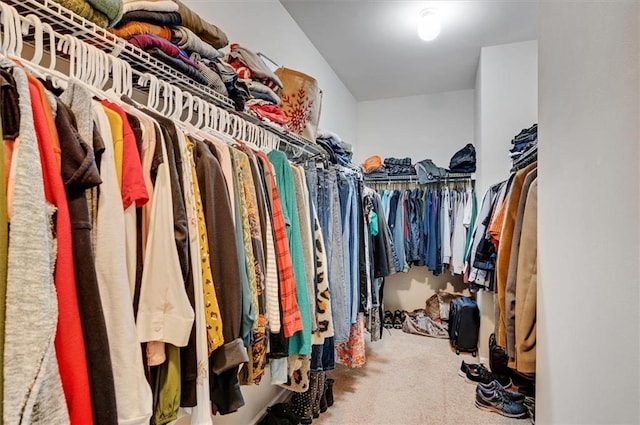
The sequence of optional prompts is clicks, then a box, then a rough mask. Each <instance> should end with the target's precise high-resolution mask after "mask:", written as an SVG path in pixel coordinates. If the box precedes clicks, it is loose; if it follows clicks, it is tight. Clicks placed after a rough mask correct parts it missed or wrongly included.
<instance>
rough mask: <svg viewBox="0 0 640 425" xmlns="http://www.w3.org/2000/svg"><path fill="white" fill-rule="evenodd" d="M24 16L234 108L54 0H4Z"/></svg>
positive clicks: (212, 92)
mask: <svg viewBox="0 0 640 425" xmlns="http://www.w3.org/2000/svg"><path fill="white" fill-rule="evenodd" d="M2 2H3V3H6V4H8V5H11V6H13V7H15V8H16V10H18V12H19V13H20V14H21V15H23V16H24V15H27V14H34V15H36V16H37V17H38V18H40V20H41V21H42V22H43V23H47V24H49V25H51V27H52V28H53V30H54V31H55V32H57V33H58V34H69V35H72V36H74V37H76V38H78V39H79V40H82V41H84V42H86V43H88V44H92V45H94V46H96V47H98V48H99V49H101V50H103V51H105V52H108V53H110V54H112V55H114V56H117V57H119V58H120V59H123V60H124V61H126V62H127V63H129V64H130V65H131V67H132V68H133V69H135V70H136V71H139V72H141V73H144V72H148V73H151V74H153V75H155V76H156V77H158V78H159V79H161V80H164V81H169V82H171V83H172V84H173V85H175V86H177V87H179V88H180V89H182V90H184V91H187V92H189V93H191V94H193V95H196V96H199V97H202V98H203V99H206V100H207V101H210V102H212V103H214V104H216V105H218V106H224V107H227V108H230V107H233V103H232V102H231V100H230V99H228V98H226V97H225V96H222V95H221V94H219V93H216V92H215V91H214V90H212V89H211V88H209V87H206V86H204V85H201V84H199V83H196V82H193V81H190V80H188V79H187V77H186V76H184V75H183V74H181V73H180V72H178V71H176V70H174V69H173V68H171V67H170V66H167V65H165V64H163V63H162V62H160V61H158V60H157V59H155V58H153V57H152V56H151V55H149V54H148V53H147V52H145V51H143V50H141V49H139V48H137V47H136V46H134V45H132V44H131V43H128V42H127V41H126V40H124V39H122V38H119V37H116V36H115V35H113V34H111V33H110V32H108V31H106V30H105V29H103V28H100V27H98V26H97V25H95V24H94V23H92V22H89V21H88V20H86V19H84V18H82V17H81V16H79V15H77V14H75V13H73V12H72V11H70V10H68V9H66V8H64V7H63V6H61V5H60V4H58V3H56V2H54V1H52V0H2Z"/></svg>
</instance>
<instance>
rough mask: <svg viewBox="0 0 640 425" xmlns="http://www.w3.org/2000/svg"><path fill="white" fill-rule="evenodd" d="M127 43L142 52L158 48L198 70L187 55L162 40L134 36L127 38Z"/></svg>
mask: <svg viewBox="0 0 640 425" xmlns="http://www.w3.org/2000/svg"><path fill="white" fill-rule="evenodd" d="M127 41H129V43H131V44H133V45H134V46H136V47H138V48H140V49H142V50H149V49H151V48H154V47H155V48H158V49H159V50H161V51H163V52H164V53H166V54H167V55H169V56H171V57H172V58H175V59H180V60H181V61H182V62H184V63H185V64H187V65H189V66H191V67H193V68H198V64H196V63H195V62H194V61H192V60H191V59H189V57H188V56H187V54H186V53H185V52H184V51H182V49H180V48H179V47H178V46H176V45H175V44H172V43H170V42H169V41H167V40H165V39H163V38H160V37H157V36H155V35H148V34H138V35H134V36H133V37H129V38H128V39H127Z"/></svg>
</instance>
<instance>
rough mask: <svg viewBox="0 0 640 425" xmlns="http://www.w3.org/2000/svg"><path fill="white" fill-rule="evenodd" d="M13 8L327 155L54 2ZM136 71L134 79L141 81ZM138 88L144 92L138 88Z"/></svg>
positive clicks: (9, 0)
mask: <svg viewBox="0 0 640 425" xmlns="http://www.w3.org/2000/svg"><path fill="white" fill-rule="evenodd" d="M1 1H2V2H3V3H5V4H8V5H10V6H13V7H14V8H15V9H16V10H18V12H19V13H20V15H22V16H25V15H28V14H34V15H36V16H37V17H38V18H39V19H40V20H41V21H42V22H43V23H46V24H49V25H51V27H52V28H53V30H54V31H55V32H56V33H58V34H61V35H65V34H68V35H71V36H73V37H75V38H77V39H79V40H82V41H84V42H86V43H88V44H91V45H94V46H96V47H97V48H99V49H100V50H103V51H105V52H108V53H110V54H111V55H113V56H116V57H119V58H120V59H122V60H124V61H126V62H127V63H129V64H130V65H131V67H132V69H134V70H135V71H137V72H138V73H149V74H152V75H155V76H156V77H158V78H159V79H161V80H164V81H167V82H170V83H171V84H172V85H175V86H176V87H178V88H180V89H181V90H183V91H185V92H188V93H191V94H192V95H194V96H198V97H200V98H202V99H203V100H206V101H207V102H210V103H212V104H214V105H216V106H219V107H221V108H223V109H225V110H227V111H229V112H232V113H234V114H236V115H238V116H240V117H241V118H242V119H244V120H245V121H247V122H250V123H252V124H255V125H258V126H260V127H263V128H265V129H266V130H268V131H270V132H272V133H274V134H276V135H277V136H278V137H280V138H281V139H282V140H284V141H285V143H288V144H290V145H292V146H294V147H297V148H299V149H302V150H304V152H306V153H307V154H308V155H310V156H324V151H323V149H322V148H321V147H320V146H318V145H317V144H315V143H314V142H311V141H308V140H306V139H304V138H302V137H300V136H298V135H296V134H294V133H291V132H288V131H286V130H284V129H282V128H279V127H277V126H275V125H274V124H271V123H268V122H264V121H261V120H259V119H258V118H255V117H253V116H251V115H249V114H247V113H244V112H238V111H235V109H234V105H233V102H232V101H231V99H229V98H227V97H226V96H223V95H221V94H219V93H217V92H216V91H214V90H212V89H211V88H209V87H207V86H204V85H202V84H199V83H196V82H194V81H191V80H190V79H188V77H186V76H185V75H183V74H182V73H180V72H178V71H176V70H175V69H173V68H171V67H170V66H167V65H165V64H164V63H162V62H160V61H158V60H157V59H155V58H153V57H152V56H151V55H149V54H148V53H147V52H145V51H143V50H142V49H139V48H137V47H136V46H134V45H132V44H130V43H128V42H127V41H126V40H124V39H122V38H119V37H117V36H115V35H113V34H111V33H110V32H108V31H106V30H105V29H104V28H100V27H98V26H97V25H95V24H94V23H92V22H90V21H88V20H86V19H84V18H83V17H81V16H79V15H77V14H75V13H73V12H72V11H70V10H68V9H66V8H65V7H63V6H61V5H60V4H58V3H56V2H54V1H52V0H1ZM138 77H139V76H138V75H136V73H135V72H134V78H138ZM137 88H138V89H141V90H142V89H143V88H142V87H140V86H138V87H137Z"/></svg>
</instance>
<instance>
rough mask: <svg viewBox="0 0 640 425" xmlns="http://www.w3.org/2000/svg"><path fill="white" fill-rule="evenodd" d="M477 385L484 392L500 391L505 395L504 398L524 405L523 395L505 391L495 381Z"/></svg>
mask: <svg viewBox="0 0 640 425" xmlns="http://www.w3.org/2000/svg"><path fill="white" fill-rule="evenodd" d="M478 385H479V386H481V387H482V389H483V390H486V391H500V392H502V393H503V394H504V395H505V397H507V398H508V399H509V400H511V401H515V402H516V403H520V404H523V403H524V399H525V395H524V394H522V393H519V392H516V391H509V390H507V389H505V387H504V386H503V385H502V384H500V382H498V381H497V380H495V379H494V380H493V381H491V382H490V383H488V384H478Z"/></svg>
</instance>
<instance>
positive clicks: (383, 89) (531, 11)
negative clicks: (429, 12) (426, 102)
mask: <svg viewBox="0 0 640 425" xmlns="http://www.w3.org/2000/svg"><path fill="white" fill-rule="evenodd" d="M280 1H281V3H282V4H283V6H284V7H285V8H286V9H287V11H288V12H289V13H290V14H291V16H292V17H293V19H295V21H296V22H297V23H298V25H299V26H300V28H302V30H303V31H304V32H305V34H306V35H307V36H308V37H309V39H310V40H311V42H312V43H313V44H314V45H315V46H316V48H317V49H318V50H319V51H320V53H321V54H322V55H323V56H324V58H325V59H326V60H327V62H329V65H331V67H332V68H333V69H334V71H335V72H336V73H337V74H338V76H339V77H340V79H341V80H342V81H343V82H344V84H345V85H346V86H347V88H348V89H349V90H350V91H351V93H352V94H353V95H354V96H355V97H356V99H357V100H359V101H361V100H373V99H383V98H390V97H401V96H411V95H417V94H427V93H438V92H444V91H452V90H463V89H470V88H473V87H474V85H475V75H476V69H477V66H478V59H479V58H480V48H481V47H483V46H492V45H497V44H506V43H515V42H518V41H525V40H534V39H536V38H537V10H538V2H537V1H534V0H510V1H508V0H507V1H506V0H475V1H451V0H449V1H389V0H386V1H381V0H375V1H374V0H280ZM425 7H433V8H436V9H437V10H438V13H439V14H440V16H441V18H442V32H441V33H440V36H439V37H438V38H436V39H435V40H434V41H431V42H424V41H422V40H420V39H419V38H418V35H417V30H416V25H417V22H418V16H419V12H420V11H421V10H422V9H423V8H425Z"/></svg>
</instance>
